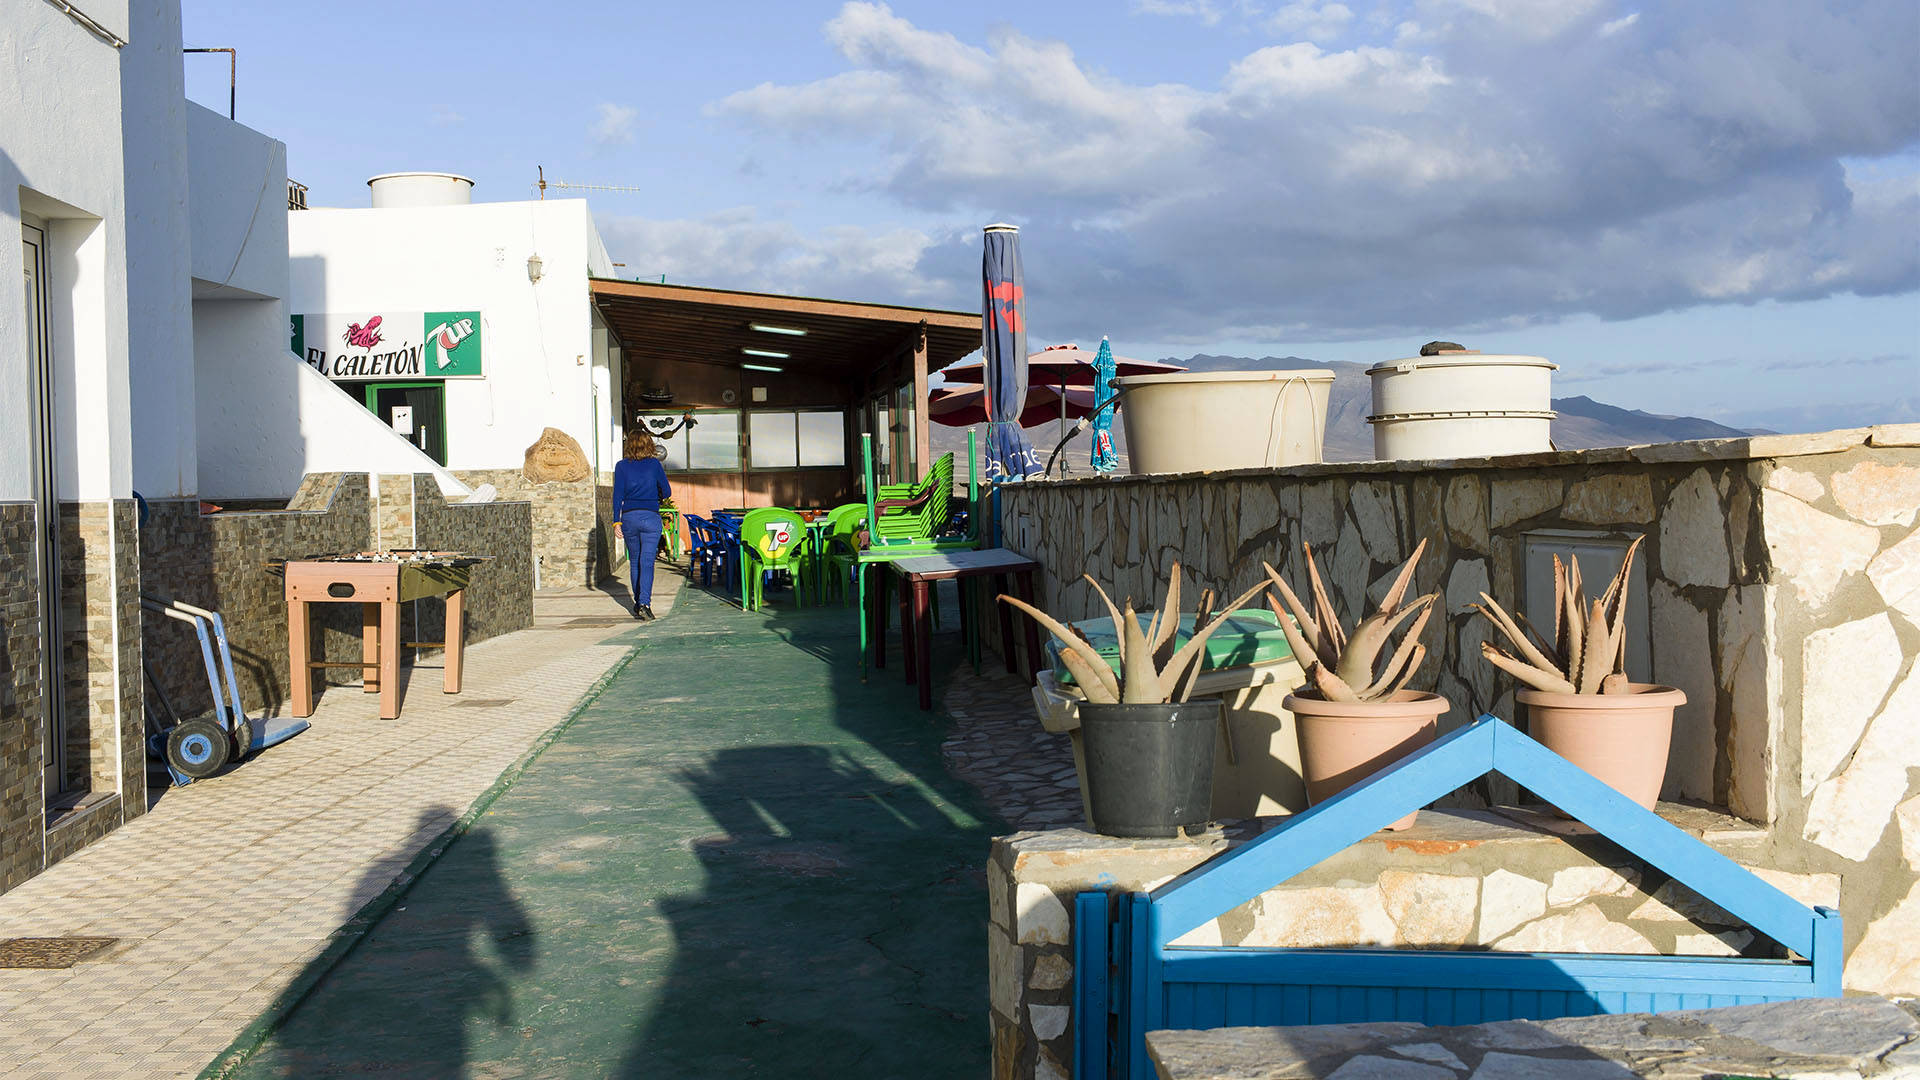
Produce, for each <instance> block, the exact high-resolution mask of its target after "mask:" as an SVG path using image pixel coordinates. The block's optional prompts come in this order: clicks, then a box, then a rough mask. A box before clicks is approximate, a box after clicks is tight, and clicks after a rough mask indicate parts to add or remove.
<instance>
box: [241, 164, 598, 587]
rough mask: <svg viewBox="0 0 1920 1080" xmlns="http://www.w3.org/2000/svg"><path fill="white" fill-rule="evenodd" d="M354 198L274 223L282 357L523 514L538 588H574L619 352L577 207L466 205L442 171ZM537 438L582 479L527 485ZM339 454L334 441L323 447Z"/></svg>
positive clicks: (589, 559)
mask: <svg viewBox="0 0 1920 1080" xmlns="http://www.w3.org/2000/svg"><path fill="white" fill-rule="evenodd" d="M369 185H370V187H371V189H372V190H371V195H372V202H373V203H374V205H373V206H372V207H369V208H361V209H324V208H314V209H308V210H292V211H289V212H288V214H287V231H288V249H289V254H290V257H291V260H292V269H291V274H290V278H291V280H290V284H289V289H288V297H289V300H288V314H289V316H290V317H291V322H292V324H293V326H292V331H293V338H294V340H293V345H294V348H295V351H296V352H297V353H299V355H300V356H301V358H302V359H303V360H304V361H305V362H306V367H307V369H308V372H309V373H311V374H313V375H315V376H319V377H324V378H326V379H327V380H329V381H331V382H332V383H333V385H335V386H336V387H338V388H339V389H340V390H341V391H343V392H344V393H345V394H346V395H348V396H350V397H351V398H353V399H354V400H356V401H358V402H360V403H361V406H362V408H363V409H364V410H365V412H366V414H367V415H368V416H377V417H378V418H379V419H380V420H381V421H383V422H385V423H387V424H389V425H391V426H392V428H393V429H394V430H395V431H397V432H399V433H401V434H402V435H403V436H404V437H406V438H407V439H409V440H410V441H411V442H412V443H413V444H414V445H415V446H416V447H417V448H419V449H420V450H421V452H423V453H425V454H427V455H428V456H430V457H432V458H433V459H434V460H435V461H437V462H439V463H441V464H443V465H445V466H446V467H447V469H448V470H449V471H451V473H452V474H453V475H454V476H455V477H457V478H458V479H459V480H460V481H461V482H462V483H463V484H464V485H466V486H468V487H473V488H477V487H479V486H480V485H482V484H491V485H492V486H493V487H494V488H495V489H496V490H497V491H498V492H499V493H500V495H501V496H503V497H507V498H515V499H522V498H524V499H528V500H530V501H532V502H533V504H534V555H535V559H536V565H537V566H538V569H539V573H540V577H541V581H542V583H543V584H548V585H565V584H591V583H592V582H593V581H594V580H595V578H596V577H597V576H599V575H601V574H602V573H604V571H605V560H606V552H605V536H606V528H605V524H604V522H602V521H601V515H600V514H599V513H598V512H597V510H596V503H597V499H596V494H597V491H596V489H597V484H598V481H600V480H602V479H604V478H607V477H609V476H610V474H611V472H612V469H613V463H614V462H615V461H617V460H619V457H620V438H621V432H622V426H621V424H620V412H621V406H620V396H619V395H620V391H619V385H620V374H619V367H620V360H619V351H618V349H617V348H616V347H615V346H614V345H613V344H612V341H611V338H610V335H609V334H608V333H607V332H606V330H605V329H604V323H602V322H601V321H600V319H599V316H598V314H597V313H596V312H595V310H594V306H593V300H592V295H591V292H590V290H589V287H588V279H589V278H590V277H599V278H605V277H611V276H613V264H612V262H611V261H610V260H609V259H608V257H607V252H606V248H605V247H604V246H603V245H602V243H601V241H600V236H599V233H598V232H596V231H595V229H594V226H593V219H592V218H591V216H589V214H588V212H587V204H586V202H585V201H584V200H579V199H560V200H550V201H526V202H497V203H475V202H472V201H470V193H471V190H472V182H471V181H469V180H467V179H465V178H464V177H459V176H456V175H453V174H450V173H396V174H389V175H386V176H381V177H375V178H374V179H373V180H371V181H369ZM548 428H552V429H555V430H558V431H560V432H562V433H564V434H565V435H567V436H568V437H570V438H571V439H573V440H574V442H576V443H578V444H579V447H580V450H581V453H582V454H583V455H584V456H585V458H586V464H587V467H588V468H587V475H585V476H583V477H581V478H580V479H578V480H576V481H573V482H565V483H542V484H530V483H528V482H527V480H526V477H525V474H524V471H523V469H524V466H525V463H526V454H527V450H528V448H529V447H531V446H532V445H533V444H534V443H535V442H536V441H538V440H539V438H540V437H541V434H542V432H544V431H545V430H546V429H548ZM316 435H317V436H318V437H320V438H322V439H324V438H325V436H324V433H316ZM350 449H351V443H350V440H349V438H348V437H347V436H346V435H345V434H344V433H343V435H342V436H341V438H340V439H339V440H338V445H337V446H328V447H327V450H328V452H334V451H342V452H344V451H348V450H350ZM311 452H312V451H311V450H310V451H309V453H311ZM259 483H260V485H263V486H262V490H261V492H260V493H261V494H271V493H274V489H272V488H270V486H265V485H271V484H273V483H280V484H282V485H284V480H283V479H282V478H280V477H277V476H266V475H262V476H261V477H260V478H259Z"/></svg>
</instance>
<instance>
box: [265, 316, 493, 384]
mask: <svg viewBox="0 0 1920 1080" xmlns="http://www.w3.org/2000/svg"><path fill="white" fill-rule="evenodd" d="M291 323H292V324H291V326H290V327H289V328H288V330H289V333H290V335H291V338H292V347H293V351H294V353H295V354H296V355H298V356H299V357H300V358H301V359H302V360H305V361H306V362H307V363H308V364H309V365H310V366H312V367H313V368H314V369H315V370H317V371H318V372H320V374H322V375H325V376H326V377H327V378H329V379H332V380H333V381H335V382H365V381H368V380H371V379H386V380H391V379H462V378H477V377H479V376H480V375H481V374H483V371H482V369H481V364H480V357H481V352H482V348H483V346H484V342H483V341H482V340H481V339H482V336H483V335H482V326H483V321H482V319H481V318H480V313H479V312H478V311H426V312H420V311H412V312H392V313H382V312H355V313H351V314H345V315H336V314H326V315H295V316H293V317H292V320H291Z"/></svg>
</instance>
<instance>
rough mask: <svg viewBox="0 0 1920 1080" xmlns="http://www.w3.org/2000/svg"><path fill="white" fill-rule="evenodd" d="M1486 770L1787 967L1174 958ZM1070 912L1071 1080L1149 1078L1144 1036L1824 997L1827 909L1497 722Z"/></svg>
mask: <svg viewBox="0 0 1920 1080" xmlns="http://www.w3.org/2000/svg"><path fill="white" fill-rule="evenodd" d="M1488 772H1499V773H1501V774H1503V775H1505V776H1507V777H1509V778H1510V779H1512V780H1514V781H1516V782H1518V783H1520V784H1521V785H1522V786H1524V787H1526V788H1528V789H1530V790H1533V791H1537V792H1551V793H1552V798H1553V802H1554V804H1555V805H1556V806H1558V807H1559V808H1560V809H1561V810H1563V811H1565V812H1566V813H1568V814H1571V815H1573V816H1574V817H1575V818H1577V819H1579V820H1580V821H1583V822H1585V823H1586V824H1587V825H1589V826H1591V827H1592V828H1594V829H1595V830H1596V831H1598V832H1599V833H1600V834H1601V835H1603V836H1605V837H1607V838H1608V839H1610V840H1612V841H1613V842H1614V843H1616V844H1618V845H1620V846H1621V847H1622V848H1625V849H1626V851H1627V852H1628V853H1629V854H1631V855H1633V856H1635V857H1637V858H1639V859H1640V860H1642V861H1643V862H1645V863H1647V864H1649V865H1651V866H1653V867H1655V868H1657V869H1659V870H1661V871H1664V872H1665V873H1667V874H1669V875H1670V876H1672V877H1673V878H1674V879H1675V880H1677V881H1679V882H1680V883H1682V884H1684V885H1686V886H1688V887H1689V888H1691V889H1693V890H1694V891H1695V892H1697V893H1699V894H1700V895H1701V896H1702V897H1704V898H1706V899H1707V900H1709V901H1712V902H1713V903H1716V904H1718V905H1720V907H1722V908H1724V909H1725V910H1726V911H1727V912H1729V913H1731V914H1732V915H1734V916H1735V917H1736V918H1739V919H1740V920H1742V921H1744V922H1745V923H1747V924H1748V925H1749V926H1751V927H1753V928H1754V929H1755V930H1757V931H1758V932H1760V933H1762V934H1765V935H1766V936H1768V937H1770V938H1772V939H1773V940H1774V941H1776V942H1778V943H1780V944H1781V945H1784V946H1786V947H1787V948H1788V949H1790V950H1792V951H1793V952H1794V953H1795V954H1798V957H1800V958H1804V959H1798V958H1796V959H1789V960H1770V959H1756V958H1748V957H1734V958H1719V957H1674V956H1630V955H1588V954H1569V953H1511V952H1440V951H1426V950H1408V949H1374V948H1348V949H1272V948H1245V947H1226V948H1191V947H1184V946H1180V947H1176V946H1173V945H1170V944H1169V942H1172V941H1173V940H1174V939H1176V938H1178V937H1180V936H1181V935H1183V934H1185V933H1187V932H1188V931H1190V930H1193V929H1195V928H1196V927H1199V926H1202V925H1204V924H1206V923H1207V922H1208V921H1210V920H1212V919H1214V918H1216V917H1218V916H1220V915H1222V914H1225V913H1226V912H1228V911H1231V910H1233V909H1234V908H1236V907H1238V906H1240V905H1241V904H1243V903H1246V902H1247V901H1248V900H1251V899H1253V898H1254V897H1256V896H1258V895H1259V894H1260V893H1262V892H1265V891H1266V890H1267V889H1270V888H1272V887H1274V886H1276V885H1278V884H1280V883H1282V882H1284V881H1286V880H1287V879H1288V878H1291V877H1293V876H1294V875H1295V874H1297V873H1299V872H1301V871H1302V870H1305V869H1307V868H1308V867H1310V866H1312V865H1314V864H1315V863H1318V862H1320V861H1321V860H1322V859H1325V858H1327V857H1328V856H1330V855H1332V854H1334V853H1335V852H1338V851H1340V850H1341V849H1343V848H1345V847H1346V846H1348V845H1350V844H1353V843H1355V842H1356V841H1359V840H1361V839H1363V838H1364V837H1366V836H1368V835H1369V834H1371V833H1373V832H1374V831H1375V830H1377V829H1379V828H1380V827H1381V826H1383V825H1385V824H1387V823H1388V822H1391V821H1394V820H1395V819H1397V818H1399V817H1401V816H1402V815H1404V814H1406V813H1407V812H1409V811H1411V810H1414V809H1416V808H1418V807H1421V806H1424V805H1426V804H1427V803H1430V802H1432V801H1433V800H1435V799H1437V798H1439V797H1441V796H1442V795H1445V794H1447V793H1448V792H1450V791H1452V790H1454V789H1455V788H1458V787H1460V786H1461V785H1462V784H1466V783H1469V782H1471V781H1473V780H1476V779H1478V778H1479V777H1480V776H1482V775H1484V774H1486V773H1488ZM1118 901H1119V903H1118V906H1117V909H1116V908H1115V907H1114V906H1113V905H1112V904H1111V903H1110V900H1109V896H1108V894H1106V893H1104V892H1086V893H1081V894H1080V895H1079V897H1077V899H1076V903H1075V913H1074V914H1075V921H1074V935H1075V936H1074V953H1075V962H1074V971H1075V989H1074V1017H1075V1021H1076V1023H1075V1029H1076V1043H1075V1047H1074V1058H1075V1062H1074V1076H1075V1077H1076V1078H1078V1080H1107V1078H1108V1077H1114V1078H1118V1080H1149V1078H1151V1077H1152V1076H1153V1067H1152V1065H1151V1064H1150V1063H1149V1062H1148V1060H1147V1055H1146V1042H1145V1037H1146V1033H1147V1032H1149V1031H1154V1030H1159V1029H1162V1028H1215V1027H1238V1026H1249V1025H1267V1024H1340V1023H1352V1022H1361V1021H1379V1020H1412V1021H1417V1022H1419V1023H1426V1024H1474V1023H1483V1022H1488V1021H1494V1020H1511V1019H1533V1020H1545V1019H1551V1018H1554V1017H1559V1016H1584V1015H1591V1014H1595V1013H1620V1012H1664V1011H1668V1010H1673V1009H1696V1008H1709V1007H1717V1006H1722V1005H1746V1004H1752V1003H1757V1002H1765V1001H1783V1000H1788V999H1792V998H1804V997H1838V996H1839V995H1840V970H1841V935H1840V913H1839V912H1837V911H1834V910H1832V909H1831V908H1812V909H1809V908H1807V907H1805V906H1803V905H1801V904H1800V903H1798V902H1797V901H1795V900H1794V899H1793V898H1792V897H1789V896H1787V895H1786V894H1785V893H1783V892H1781V891H1780V890H1778V889H1776V888H1774V887H1773V886H1772V885H1769V884H1768V883H1767V882H1765V881H1763V880H1761V879H1760V878H1759V877H1757V876H1755V875H1754V874H1752V873H1750V872H1749V871H1747V870H1745V869H1744V868H1742V867H1741V866H1739V865H1738V864H1737V863H1735V862H1733V861H1732V860H1731V859H1728V858H1727V857H1726V856H1724V855H1721V854H1720V853H1719V852H1717V851H1714V850H1713V849H1712V848H1710V847H1708V846H1707V845H1705V844H1703V843H1701V842H1700V841H1699V840H1696V839H1694V838H1693V837H1692V836H1689V835H1688V834H1687V833H1685V832H1683V831H1681V830H1680V829H1677V828H1675V827H1674V826H1673V825H1670V824H1668V823H1667V822H1666V821H1664V820H1662V819H1661V818H1660V817H1659V816H1658V815H1656V814H1654V813H1651V812H1649V811H1647V810H1645V809H1643V808H1641V807H1640V806H1639V805H1637V804H1635V803H1634V802H1632V801H1631V800H1629V799H1627V798H1626V797H1625V796H1623V795H1621V794H1619V793H1618V792H1616V791H1614V790H1613V789H1612V788H1610V787H1608V786H1607V785H1605V784H1603V783H1601V782H1600V781H1599V780H1596V779H1594V778H1593V777H1592V776H1591V775H1589V774H1588V773H1587V772H1585V771H1584V770H1582V769H1580V768H1578V767H1577V766H1574V765H1572V764H1570V763H1568V762H1567V761H1566V760H1565V759H1564V758H1561V757H1559V756H1558V755H1556V754H1554V753H1553V752H1552V751H1550V750H1548V749H1547V748H1546V747H1544V746H1541V745H1540V744H1539V743H1537V742H1534V741H1533V740H1532V739H1529V738H1528V737H1527V736H1525V735H1523V734H1521V733H1520V732H1519V731H1516V730H1515V729H1514V728H1512V727H1511V726H1509V725H1508V724H1506V723H1505V722H1503V721H1501V720H1498V719H1496V718H1494V717H1492V716H1482V717H1481V718H1480V719H1479V720H1478V721H1476V722H1475V723H1473V724H1471V725H1469V726H1467V727H1464V728H1461V729H1460V730H1458V731H1455V732H1453V733H1451V734H1449V735H1447V736H1445V737H1443V738H1440V739H1438V740H1435V741H1434V742H1433V743H1432V744H1431V745H1430V746H1428V747H1426V748H1425V749H1423V750H1421V751H1420V752H1418V753H1416V754H1411V755H1409V756H1408V757H1406V758H1404V759H1402V760H1401V761H1400V762H1398V763H1397V764H1395V765H1394V766H1393V767H1391V768H1389V769H1386V770H1383V771H1382V772H1380V773H1378V774H1376V775H1374V776H1373V777H1371V778H1369V779H1368V780H1367V781H1366V782H1364V783H1362V784H1360V785H1357V786H1355V787H1352V788H1349V789H1348V790H1346V791H1344V792H1342V793H1341V794H1340V795H1338V796H1336V797H1334V798H1332V799H1329V800H1327V801H1326V802H1324V803H1321V804H1320V805H1318V806H1315V807H1313V808H1311V809H1309V810H1307V811H1306V812H1304V813H1300V814H1296V815H1294V816H1293V817H1291V818H1289V819H1288V820H1287V821H1286V822H1285V823H1284V824H1282V825H1281V826H1279V827H1278V828H1276V829H1274V830H1272V831H1271V832H1268V833H1266V834H1265V835H1263V836H1261V837H1260V838H1259V839H1256V840H1254V841H1252V842H1250V843H1248V844H1246V845H1245V846H1243V847H1240V848H1238V849H1236V850H1234V851H1232V852H1230V853H1228V854H1226V855H1223V856H1221V857H1219V858H1217V859H1214V860H1213V861H1211V862H1208V863H1206V864H1205V865H1202V866H1199V867H1196V868H1195V869H1193V870H1191V871H1189V872H1188V873H1186V874H1183V875H1182V876H1180V877H1179V878H1176V879H1175V880H1173V881H1171V882H1169V883H1167V884H1166V885H1164V886H1162V887H1160V888H1158V889H1156V890H1154V891H1153V892H1152V893H1149V894H1138V893H1130V894H1123V895H1120V896H1119V897H1118Z"/></svg>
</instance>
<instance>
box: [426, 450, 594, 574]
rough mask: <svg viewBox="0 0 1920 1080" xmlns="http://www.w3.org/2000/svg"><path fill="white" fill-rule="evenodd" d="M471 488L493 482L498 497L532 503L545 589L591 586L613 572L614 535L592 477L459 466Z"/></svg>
mask: <svg viewBox="0 0 1920 1080" xmlns="http://www.w3.org/2000/svg"><path fill="white" fill-rule="evenodd" d="M454 475H455V476H457V477H459V478H460V481H461V483H464V484H466V485H467V486H468V487H472V488H478V487H479V486H480V485H481V484H492V485H493V487H494V490H496V491H498V492H499V498H500V499H502V500H506V501H515V502H527V503H531V504H532V505H533V558H534V565H535V568H536V570H537V577H536V580H537V581H538V583H539V587H540V588H543V589H557V588H566V587H568V586H574V585H592V584H594V583H596V582H598V581H599V580H600V579H602V578H604V577H606V576H608V574H609V573H610V572H611V571H610V569H609V566H610V564H609V562H608V561H607V548H608V545H609V544H610V542H611V541H610V539H609V537H608V534H607V525H606V515H605V511H604V510H603V509H602V508H601V505H600V504H601V503H602V502H603V501H610V498H611V496H610V495H609V498H608V499H607V500H603V499H601V498H600V497H599V494H600V493H599V486H598V485H597V484H596V483H595V482H594V480H593V478H591V477H588V478H587V479H584V480H575V481H560V480H553V481H548V482H547V483H543V484H535V483H530V482H529V481H528V480H527V477H526V474H525V473H524V472H522V471H521V470H519V469H456V470H454Z"/></svg>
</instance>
